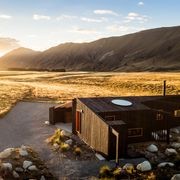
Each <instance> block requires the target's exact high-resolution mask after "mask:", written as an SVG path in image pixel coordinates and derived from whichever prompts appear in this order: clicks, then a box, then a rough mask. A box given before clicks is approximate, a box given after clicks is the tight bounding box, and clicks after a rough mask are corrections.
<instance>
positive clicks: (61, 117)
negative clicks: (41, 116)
mask: <svg viewBox="0 0 180 180" xmlns="http://www.w3.org/2000/svg"><path fill="white" fill-rule="evenodd" d="M49 122H50V123H51V124H55V123H58V122H62V123H70V122H72V103H66V104H63V105H60V106H53V107H50V108H49Z"/></svg>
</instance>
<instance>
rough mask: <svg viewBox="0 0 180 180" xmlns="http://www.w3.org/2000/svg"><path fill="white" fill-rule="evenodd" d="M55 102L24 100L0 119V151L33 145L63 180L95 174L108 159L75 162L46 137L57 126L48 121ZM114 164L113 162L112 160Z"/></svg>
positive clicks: (52, 170)
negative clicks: (55, 148) (58, 150)
mask: <svg viewBox="0 0 180 180" xmlns="http://www.w3.org/2000/svg"><path fill="white" fill-rule="evenodd" d="M53 105H54V104H49V103H34V102H20V103H18V104H17V105H16V106H15V107H14V108H13V109H12V110H11V111H10V112H9V113H8V114H7V115H6V116H5V117H4V118H2V119H0V151H2V150H4V149H5V148H9V147H19V146H21V145H22V144H24V145H28V146H31V147H32V148H33V149H34V150H35V151H37V152H38V153H39V155H40V157H41V158H42V159H43V160H44V161H45V163H46V164H47V166H48V167H49V168H50V170H51V172H52V173H53V174H55V175H56V176H58V177H59V179H63V178H62V177H65V176H66V177H68V179H80V177H81V178H82V177H88V176H95V175H97V174H98V169H99V167H100V166H102V165H103V164H107V163H108V162H100V161H71V160H67V159H64V158H62V157H60V156H59V155H57V154H56V153H54V152H52V151H51V150H50V147H48V145H47V144H46V143H45V139H47V138H48V137H49V136H51V135H52V134H53V133H54V130H55V129H56V127H55V126H47V125H45V124H44V122H45V121H47V120H48V118H49V110H48V109H49V107H50V106H53ZM111 165H112V163H111Z"/></svg>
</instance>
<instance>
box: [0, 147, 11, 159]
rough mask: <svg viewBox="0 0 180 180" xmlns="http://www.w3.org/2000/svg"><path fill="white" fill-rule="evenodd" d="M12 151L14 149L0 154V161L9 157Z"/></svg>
mask: <svg viewBox="0 0 180 180" xmlns="http://www.w3.org/2000/svg"><path fill="white" fill-rule="evenodd" d="M13 151H14V148H8V149H5V150H4V151H2V152H1V153H0V159H5V158H7V157H9V156H10V155H11V154H12V152H13Z"/></svg>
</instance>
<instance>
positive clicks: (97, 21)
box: [81, 17, 108, 23]
mask: <svg viewBox="0 0 180 180" xmlns="http://www.w3.org/2000/svg"><path fill="white" fill-rule="evenodd" d="M81 21H86V22H93V23H102V22H105V21H108V19H107V18H104V17H102V18H100V19H93V18H87V17H82V18H81Z"/></svg>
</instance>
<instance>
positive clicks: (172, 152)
mask: <svg viewBox="0 0 180 180" xmlns="http://www.w3.org/2000/svg"><path fill="white" fill-rule="evenodd" d="M165 154H166V155H167V156H173V155H177V151H176V150H175V149H173V148H167V149H166V151H165Z"/></svg>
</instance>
